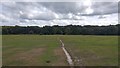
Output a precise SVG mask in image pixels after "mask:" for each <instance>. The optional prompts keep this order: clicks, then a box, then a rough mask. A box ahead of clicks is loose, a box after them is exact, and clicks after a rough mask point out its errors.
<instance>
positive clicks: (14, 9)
mask: <svg viewBox="0 0 120 68" xmlns="http://www.w3.org/2000/svg"><path fill="white" fill-rule="evenodd" d="M70 24H72V25H82V26H83V25H99V26H101V25H116V24H118V2H116V1H112V2H109V1H107V2H104V1H102V2H95V1H93V0H82V1H80V2H16V1H11V2H0V26H14V25H19V26H40V27H42V26H45V25H48V26H53V25H59V26H65V25H70Z"/></svg>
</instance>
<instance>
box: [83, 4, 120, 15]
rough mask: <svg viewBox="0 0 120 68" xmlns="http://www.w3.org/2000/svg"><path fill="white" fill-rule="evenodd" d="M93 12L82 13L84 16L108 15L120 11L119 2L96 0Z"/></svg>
mask: <svg viewBox="0 0 120 68" xmlns="http://www.w3.org/2000/svg"><path fill="white" fill-rule="evenodd" d="M92 9H93V10H94V12H93V13H92V14H82V15H83V16H94V15H108V14H114V13H118V2H94V3H93V5H92Z"/></svg>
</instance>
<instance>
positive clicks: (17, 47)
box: [2, 35, 118, 66]
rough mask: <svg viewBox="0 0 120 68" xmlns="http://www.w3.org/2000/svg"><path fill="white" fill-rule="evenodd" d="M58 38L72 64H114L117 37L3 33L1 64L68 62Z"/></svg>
mask: <svg viewBox="0 0 120 68" xmlns="http://www.w3.org/2000/svg"><path fill="white" fill-rule="evenodd" d="M59 39H61V40H62V41H63V43H64V44H65V47H66V49H67V51H68V52H69V53H70V55H71V56H72V59H73V61H74V64H75V65H76V66H117V65H118V37H117V36H89V35H3V36H2V46H3V50H2V51H3V52H2V53H3V65H6V66H13V65H14V66H68V63H67V61H66V57H65V54H64V52H63V50H62V49H61V46H60V45H61V44H60V41H59Z"/></svg>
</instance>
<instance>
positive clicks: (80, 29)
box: [2, 24, 120, 35]
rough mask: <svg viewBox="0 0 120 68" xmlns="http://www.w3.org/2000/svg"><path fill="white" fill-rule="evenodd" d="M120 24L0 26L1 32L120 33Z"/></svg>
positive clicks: (49, 33) (42, 33) (47, 33)
mask: <svg viewBox="0 0 120 68" xmlns="http://www.w3.org/2000/svg"><path fill="white" fill-rule="evenodd" d="M119 27H120V24H117V25H109V26H91V25H86V26H80V25H67V26H58V25H54V26H44V27H38V26H26V27H25V26H24V27H23V26H17V25H16V26H2V34H3V35H6V34H39V35H57V34H58V35H120V29H119Z"/></svg>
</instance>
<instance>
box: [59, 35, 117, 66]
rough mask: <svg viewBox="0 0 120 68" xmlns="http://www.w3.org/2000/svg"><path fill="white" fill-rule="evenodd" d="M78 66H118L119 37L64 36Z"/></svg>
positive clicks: (65, 42)
mask: <svg viewBox="0 0 120 68" xmlns="http://www.w3.org/2000/svg"><path fill="white" fill-rule="evenodd" d="M61 38H62V40H63V41H64V44H65V47H66V48H67V50H68V51H69V53H71V56H72V58H73V59H74V63H75V65H76V66H78V65H81V66H117V65H118V37H117V36H79V35H78V36H62V37H61Z"/></svg>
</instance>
